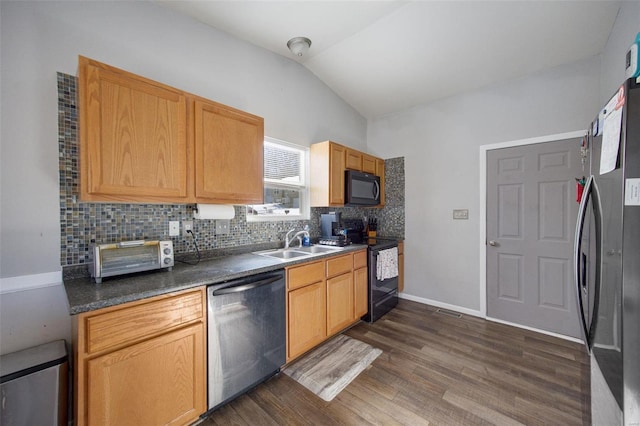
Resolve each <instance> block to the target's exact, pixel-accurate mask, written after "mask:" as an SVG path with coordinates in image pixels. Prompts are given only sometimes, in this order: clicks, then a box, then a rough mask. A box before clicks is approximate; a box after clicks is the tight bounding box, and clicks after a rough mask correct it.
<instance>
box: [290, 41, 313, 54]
mask: <svg viewBox="0 0 640 426" xmlns="http://www.w3.org/2000/svg"><path fill="white" fill-rule="evenodd" d="M287 47H288V48H289V50H290V51H291V53H293V54H294V55H296V56H302V55H304V54H305V53H307V52H308V51H309V48H310V47H311V40H309V39H308V38H306V37H294V38H292V39H291V40H289V41H288V42H287Z"/></svg>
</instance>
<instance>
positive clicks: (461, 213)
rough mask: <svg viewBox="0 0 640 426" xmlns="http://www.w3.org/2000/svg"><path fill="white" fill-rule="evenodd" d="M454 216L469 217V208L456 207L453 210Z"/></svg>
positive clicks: (458, 217)
mask: <svg viewBox="0 0 640 426" xmlns="http://www.w3.org/2000/svg"><path fill="white" fill-rule="evenodd" d="M453 218H454V219H462V220H467V219H469V210H468V209H454V210H453Z"/></svg>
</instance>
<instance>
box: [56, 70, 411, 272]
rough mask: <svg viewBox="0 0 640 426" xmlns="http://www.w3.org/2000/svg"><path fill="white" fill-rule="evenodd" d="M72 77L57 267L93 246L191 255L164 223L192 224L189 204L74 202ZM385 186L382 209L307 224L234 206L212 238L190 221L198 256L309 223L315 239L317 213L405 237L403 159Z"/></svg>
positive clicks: (273, 239)
mask: <svg viewBox="0 0 640 426" xmlns="http://www.w3.org/2000/svg"><path fill="white" fill-rule="evenodd" d="M76 84H77V79H76V77H74V76H72V75H68V74H63V73H58V147H59V171H60V229H61V235H60V262H61V265H62V266H71V265H82V264H86V263H87V262H88V261H89V247H90V245H91V244H92V243H110V242H117V241H127V240H136V239H171V240H172V241H173V245H174V249H175V252H176V254H181V253H189V252H194V251H195V248H194V245H193V241H192V239H191V238H182V237H169V235H168V225H169V221H172V220H178V221H180V222H182V221H185V220H193V208H194V205H193V204H125V203H86V202H81V201H79V199H78V198H79V180H78V171H79V169H78V115H77V108H76ZM385 166H386V175H385V179H386V182H387V186H386V188H387V189H386V191H387V192H386V194H387V195H386V197H387V198H386V202H387V207H385V208H383V209H362V208H343V209H328V208H312V209H311V220H310V221H293V222H292V221H277V222H247V220H246V211H245V208H244V206H235V210H236V216H235V218H234V219H232V220H231V223H230V231H229V233H228V234H225V235H216V234H215V221H213V220H193V227H194V229H193V232H194V234H195V235H196V238H197V244H198V248H199V249H200V250H201V251H210V250H218V249H231V248H234V247H239V246H245V245H255V244H264V243H277V242H280V241H282V239H283V237H284V235H285V233H286V232H287V231H288V230H289V229H291V228H293V227H296V228H298V229H302V227H303V226H304V225H305V224H309V227H310V230H311V234H312V236H319V235H320V214H321V213H325V212H328V211H329V210H331V211H334V210H336V211H343V212H344V213H343V216H344V217H364V216H367V215H369V216H373V217H377V218H378V221H379V223H380V228H379V234H380V235H389V236H398V237H401V238H404V158H394V159H391V160H387V161H386V162H385Z"/></svg>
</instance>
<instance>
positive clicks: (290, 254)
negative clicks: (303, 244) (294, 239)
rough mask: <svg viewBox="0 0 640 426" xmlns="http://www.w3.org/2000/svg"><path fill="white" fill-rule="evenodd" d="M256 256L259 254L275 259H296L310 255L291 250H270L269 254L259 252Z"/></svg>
mask: <svg viewBox="0 0 640 426" xmlns="http://www.w3.org/2000/svg"><path fill="white" fill-rule="evenodd" d="M256 254H259V255H261V256H269V257H275V258H277V259H295V258H298V257H305V256H309V255H310V253H305V252H303V251H296V250H291V249H287V250H284V249H279V250H270V251H267V252H257V253H256Z"/></svg>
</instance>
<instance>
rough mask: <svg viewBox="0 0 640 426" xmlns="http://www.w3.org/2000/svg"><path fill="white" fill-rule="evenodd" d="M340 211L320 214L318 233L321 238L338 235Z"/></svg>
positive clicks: (340, 221)
mask: <svg viewBox="0 0 640 426" xmlns="http://www.w3.org/2000/svg"><path fill="white" fill-rule="evenodd" d="M340 216H341V213H340V212H332V213H325V214H321V215H320V235H321V237H322V238H330V237H334V236H337V235H340V227H341V226H342V225H341V223H342V220H341V217H340Z"/></svg>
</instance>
